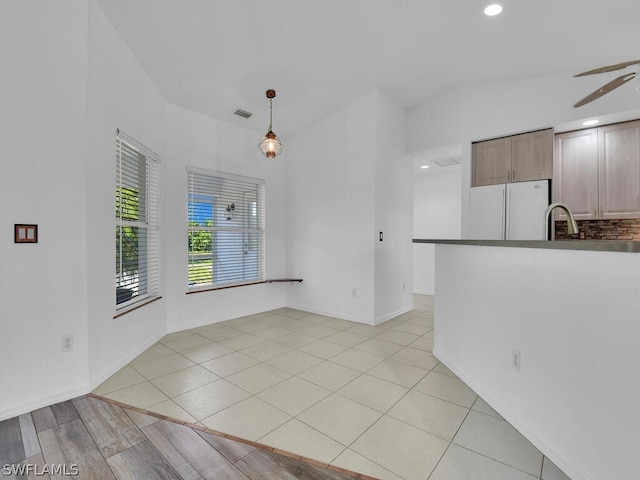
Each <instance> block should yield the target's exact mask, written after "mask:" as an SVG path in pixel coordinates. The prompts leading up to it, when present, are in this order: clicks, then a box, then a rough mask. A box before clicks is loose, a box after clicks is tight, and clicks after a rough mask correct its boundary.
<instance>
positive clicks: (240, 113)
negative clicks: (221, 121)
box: [233, 108, 253, 118]
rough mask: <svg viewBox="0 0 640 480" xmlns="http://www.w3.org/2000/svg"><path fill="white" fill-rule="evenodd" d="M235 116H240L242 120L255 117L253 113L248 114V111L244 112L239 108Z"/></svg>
mask: <svg viewBox="0 0 640 480" xmlns="http://www.w3.org/2000/svg"><path fill="white" fill-rule="evenodd" d="M233 113H234V114H236V115H238V116H239V117H242V118H249V117H250V116H251V115H253V113H251V112H247V111H246V110H242V109H241V108H238V109H237V110H236V111H235V112H233Z"/></svg>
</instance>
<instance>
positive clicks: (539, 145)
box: [471, 129, 553, 187]
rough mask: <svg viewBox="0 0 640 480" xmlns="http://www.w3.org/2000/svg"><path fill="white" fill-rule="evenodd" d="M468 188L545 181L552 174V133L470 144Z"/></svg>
mask: <svg viewBox="0 0 640 480" xmlns="http://www.w3.org/2000/svg"><path fill="white" fill-rule="evenodd" d="M471 171H472V172H471V177H472V180H471V186H472V187H479V186H482V185H495V184H499V183H510V182H528V181H531V180H545V179H549V178H551V177H552V175H553V130H551V129H546V130H539V131H536V132H530V133H522V134H519V135H513V136H511V137H503V138H496V139H493V140H486V141H483V142H475V143H473V145H472V160H471Z"/></svg>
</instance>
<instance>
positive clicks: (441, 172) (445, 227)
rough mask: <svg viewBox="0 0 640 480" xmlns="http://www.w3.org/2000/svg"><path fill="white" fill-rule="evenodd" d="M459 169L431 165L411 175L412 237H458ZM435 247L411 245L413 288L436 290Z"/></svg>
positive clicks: (418, 244)
mask: <svg viewBox="0 0 640 480" xmlns="http://www.w3.org/2000/svg"><path fill="white" fill-rule="evenodd" d="M460 175H461V168H460V166H459V165H453V166H449V167H436V166H433V167H431V168H430V169H428V170H420V171H418V172H416V173H415V174H414V176H413V237H414V238H432V239H436V238H449V239H456V238H460V235H461V229H460V225H461V224H460V218H461V215H462V204H461V198H462V196H461V195H462V193H461V184H460V181H461V176H460ZM434 251H435V249H434V246H433V245H431V244H427V243H414V244H413V291H414V293H421V294H425V295H433V294H434V293H435V257H434Z"/></svg>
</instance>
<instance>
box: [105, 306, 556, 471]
mask: <svg viewBox="0 0 640 480" xmlns="http://www.w3.org/2000/svg"><path fill="white" fill-rule="evenodd" d="M414 305H415V308H414V309H413V310H412V311H410V312H408V313H405V314H403V315H400V316H398V317H396V318H394V319H392V320H389V321H387V322H385V323H383V324H382V325H379V326H376V327H373V326H368V325H362V324H358V323H354V322H349V321H346V320H340V319H336V318H331V317H325V316H322V315H316V314H311V313H308V312H303V311H299V310H293V309H289V308H282V309H278V310H273V311H270V312H264V313H260V314H257V315H250V316H247V317H242V318H236V319H233V320H229V321H226V322H221V323H216V324H211V325H206V326H203V327H199V328H194V329H191V330H186V331H182V332H176V333H172V334H170V335H167V336H166V337H164V338H163V339H161V340H160V341H159V342H158V343H157V344H155V345H153V346H152V347H151V348H149V349H147V350H146V351H145V352H144V353H142V354H141V355H140V356H138V357H137V358H136V359H135V360H133V361H132V362H131V363H130V364H129V365H127V366H126V367H124V368H123V369H121V370H120V371H119V372H117V373H116V374H115V375H113V376H112V377H111V378H109V379H108V380H107V381H105V382H104V383H103V384H102V385H100V386H99V387H98V388H97V389H96V390H95V391H94V393H96V394H98V395H101V396H104V397H107V398H110V399H113V400H117V401H120V402H124V403H127V404H129V405H132V406H135V407H139V408H145V409H148V410H150V411H152V412H156V413H159V414H162V415H167V416H170V417H173V418H177V419H180V420H184V421H187V422H192V423H196V424H200V425H203V426H205V427H209V428H212V429H214V430H218V431H221V432H224V433H228V434H232V435H236V436H238V437H241V438H245V439H247V440H252V441H257V442H260V443H263V444H266V445H269V446H272V447H276V448H280V449H282V450H287V451H290V452H293V453H296V454H299V455H302V456H306V457H309V458H314V459H316V460H319V461H321V462H325V463H329V464H333V465H336V466H339V467H343V468H346V469H349V470H353V471H357V472H360V473H364V474H367V475H371V476H373V477H378V478H381V479H393V480H395V479H404V480H412V479H420V480H427V479H429V480H534V479H543V480H568V477H566V476H565V475H564V474H563V473H562V472H561V471H559V470H558V468H557V467H556V466H555V465H553V464H552V463H551V462H550V461H549V460H548V459H546V458H545V457H543V455H542V454H541V453H540V452H539V451H538V450H537V449H536V448H535V447H533V445H531V443H529V442H528V441H527V440H526V439H525V438H524V437H523V436H522V435H520V434H519V433H518V432H517V431H516V430H515V429H514V428H513V427H512V426H511V425H509V423H507V422H506V421H505V420H504V419H503V418H502V417H501V416H500V415H498V413H496V412H495V411H494V410H493V409H492V408H491V407H490V406H489V405H487V404H486V403H485V402H484V401H483V400H482V399H481V398H479V397H478V396H477V395H476V394H475V392H473V391H472V390H471V389H470V388H469V387H467V386H466V385H465V384H464V383H463V382H462V381H461V380H460V379H458V378H457V377H456V376H455V375H454V374H453V373H452V372H451V371H450V370H449V369H448V368H446V367H445V366H444V365H442V364H441V363H440V362H439V361H438V359H437V358H436V357H435V356H434V355H433V354H432V353H431V351H432V348H433V339H434V330H433V298H432V297H430V296H426V295H416V296H415V297H414Z"/></svg>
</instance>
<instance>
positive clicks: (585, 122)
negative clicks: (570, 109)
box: [582, 120, 600, 127]
mask: <svg viewBox="0 0 640 480" xmlns="http://www.w3.org/2000/svg"><path fill="white" fill-rule="evenodd" d="M596 123H600V120H587V121H584V122H582V125H584V126H585V127H590V126H591V125H595V124H596Z"/></svg>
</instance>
